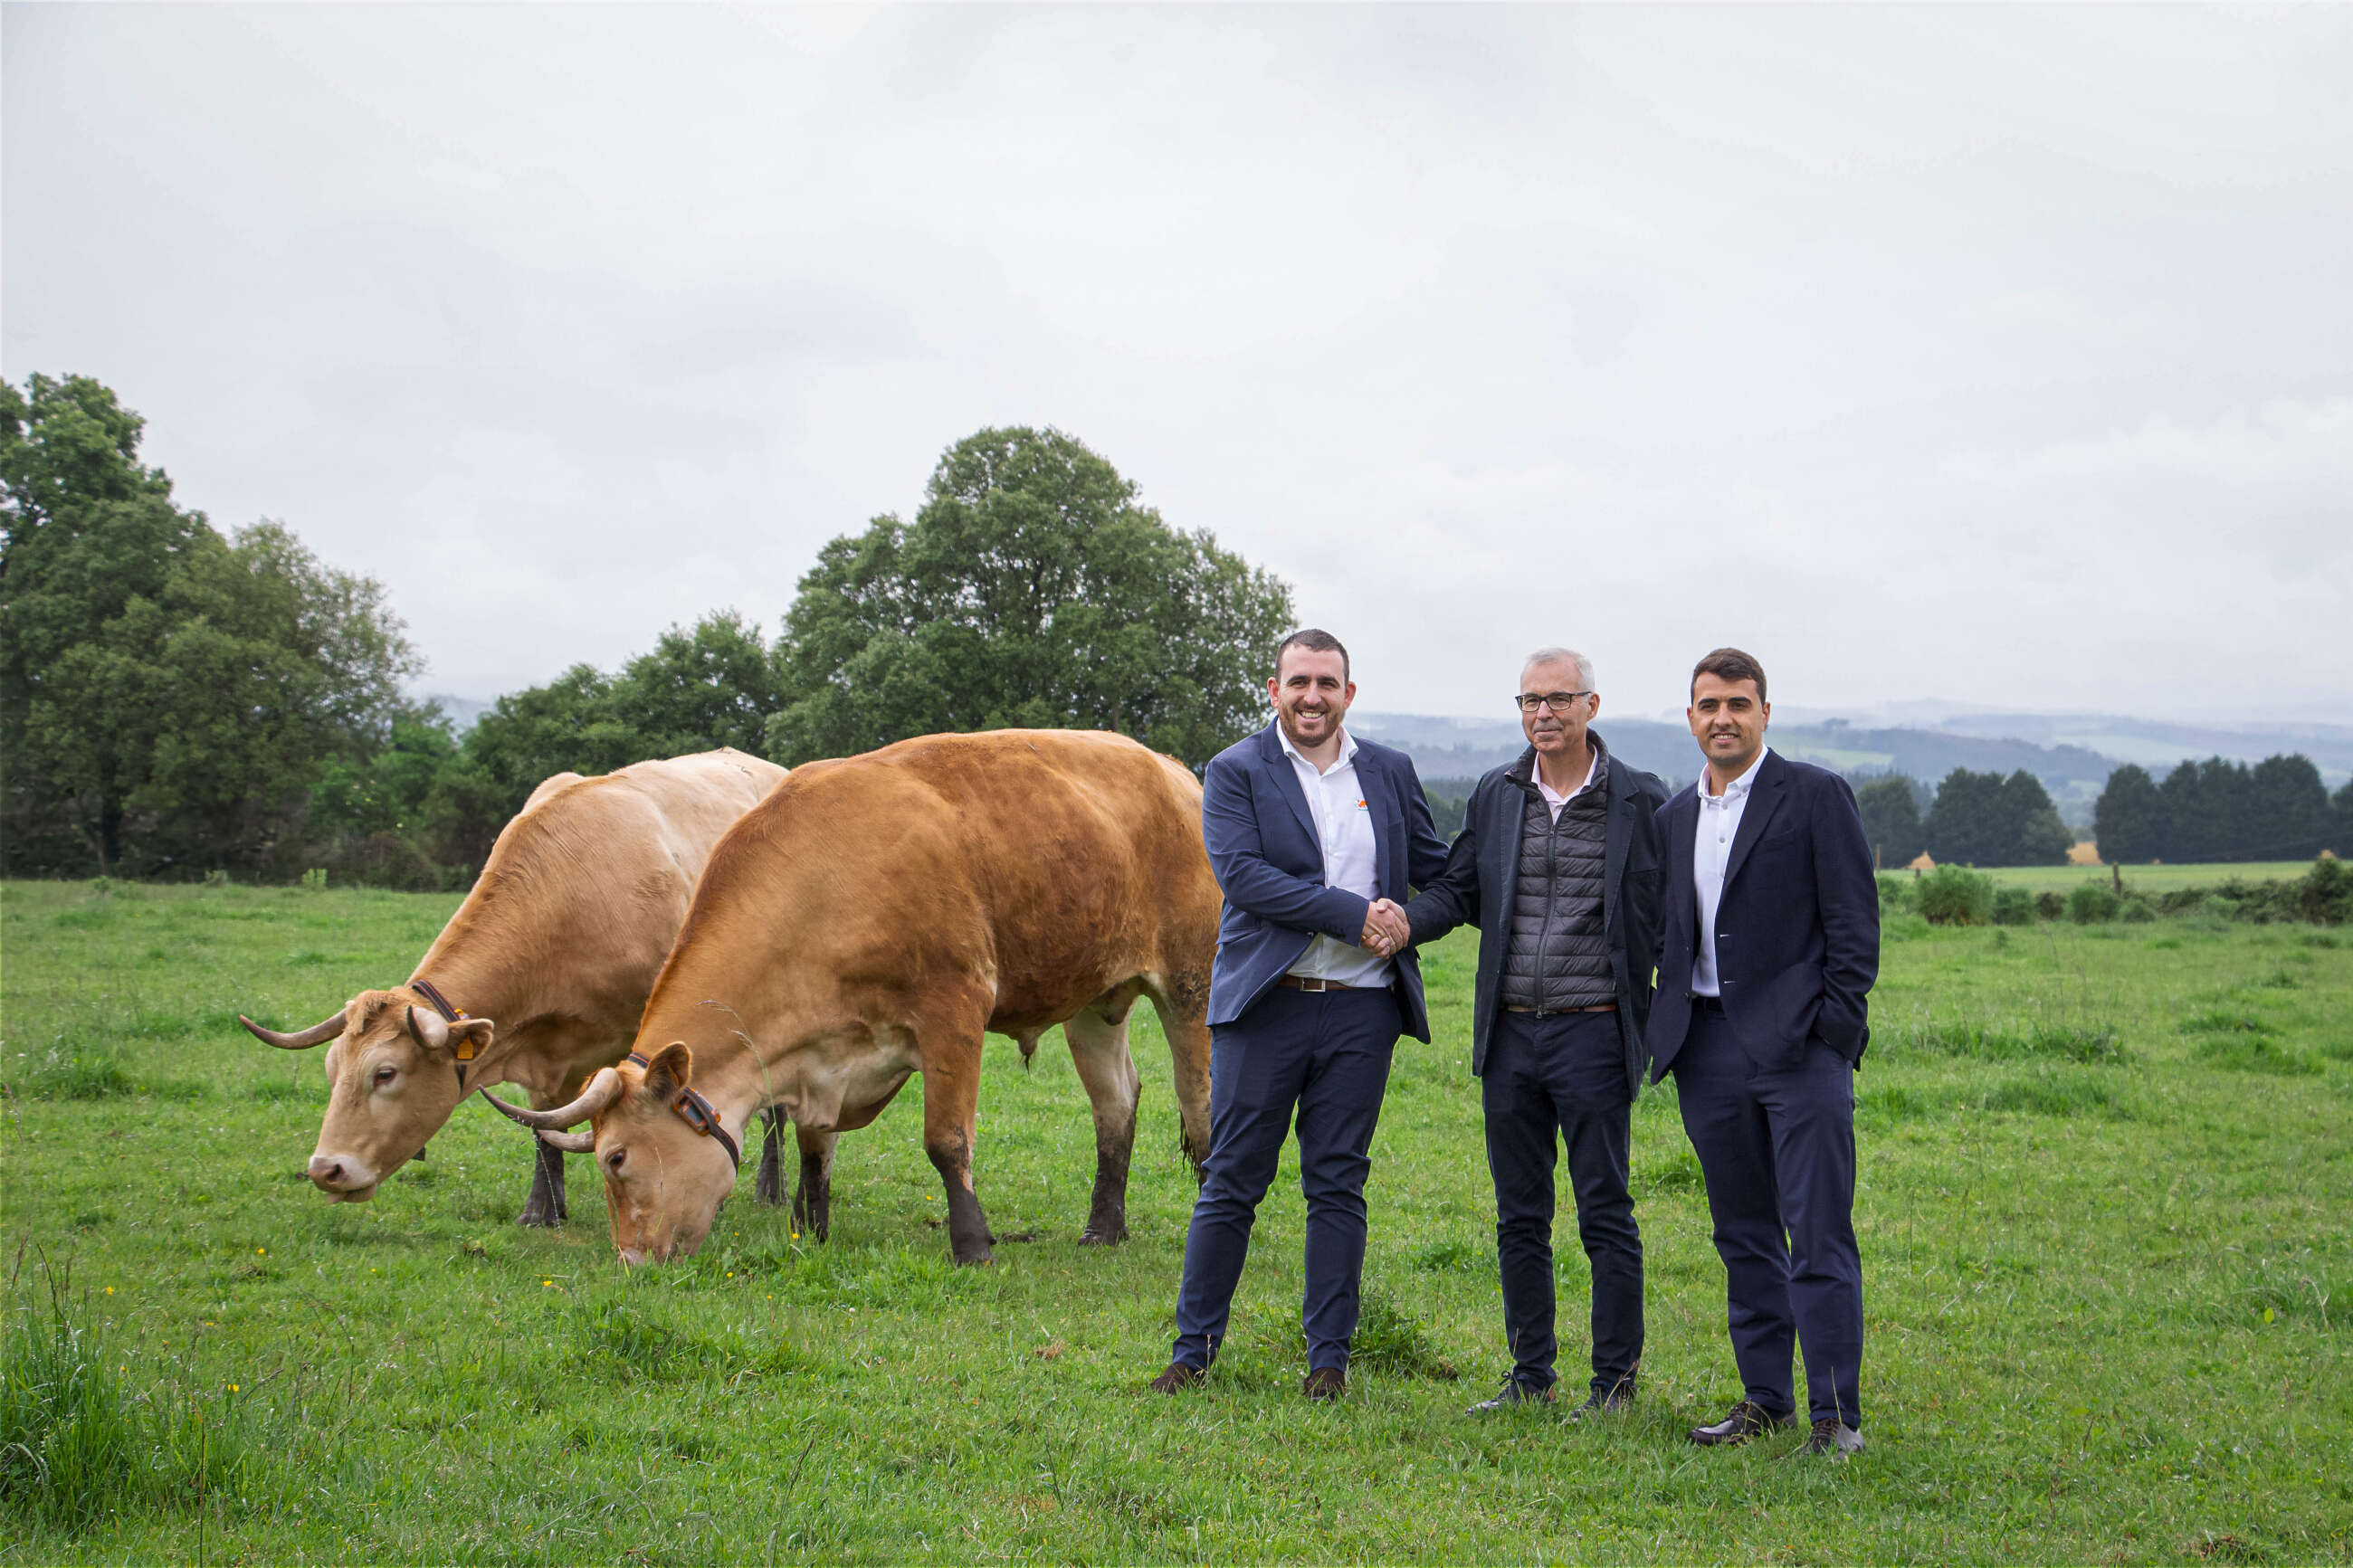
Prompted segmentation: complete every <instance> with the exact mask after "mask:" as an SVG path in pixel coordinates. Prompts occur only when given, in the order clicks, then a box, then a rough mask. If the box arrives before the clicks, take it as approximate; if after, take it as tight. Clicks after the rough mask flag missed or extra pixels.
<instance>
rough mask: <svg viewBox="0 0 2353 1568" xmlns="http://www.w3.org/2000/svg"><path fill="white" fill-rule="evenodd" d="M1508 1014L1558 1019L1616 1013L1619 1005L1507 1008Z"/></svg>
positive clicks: (1605, 1003)
mask: <svg viewBox="0 0 2353 1568" xmlns="http://www.w3.org/2000/svg"><path fill="white" fill-rule="evenodd" d="M1616 1011H1618V1004H1617V1003H1615V1002H1604V1003H1602V1004H1601V1005H1599V1006H1598V1007H1506V1008H1504V1012H1506V1013H1533V1014H1535V1016H1537V1017H1539V1018H1557V1017H1559V1016H1561V1015H1563V1014H1564V1013H1615V1012H1616Z"/></svg>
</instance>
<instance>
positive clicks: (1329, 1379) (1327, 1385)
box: [1299, 1366, 1348, 1405]
mask: <svg viewBox="0 0 2353 1568" xmlns="http://www.w3.org/2000/svg"><path fill="white" fill-rule="evenodd" d="M1299 1392H1300V1393H1302V1394H1305V1395H1307V1397H1308V1398H1310V1399H1312V1400H1314V1402H1315V1403H1316V1404H1318V1405H1336V1404H1338V1403H1339V1401H1340V1395H1342V1394H1345V1393H1347V1392H1348V1374H1347V1373H1345V1372H1342V1371H1341V1370H1340V1369H1339V1368H1338V1367H1336V1366H1319V1367H1317V1368H1316V1369H1315V1370H1314V1372H1311V1373H1308V1374H1307V1381H1306V1382H1304V1383H1303V1384H1300V1385H1299Z"/></svg>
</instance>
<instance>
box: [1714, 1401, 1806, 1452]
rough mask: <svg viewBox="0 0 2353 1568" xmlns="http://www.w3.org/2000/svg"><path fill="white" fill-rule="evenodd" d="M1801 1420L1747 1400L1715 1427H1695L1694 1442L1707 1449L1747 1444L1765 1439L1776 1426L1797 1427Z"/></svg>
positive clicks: (1734, 1408) (1793, 1414)
mask: <svg viewBox="0 0 2353 1568" xmlns="http://www.w3.org/2000/svg"><path fill="white" fill-rule="evenodd" d="M1797 1424H1798V1417H1797V1415H1796V1414H1795V1413H1794V1412H1793V1413H1791V1414H1789V1415H1774V1414H1773V1413H1772V1412H1771V1411H1769V1410H1767V1409H1766V1408H1765V1407H1764V1406H1763V1405H1759V1404H1757V1402H1756V1401H1755V1400H1753V1399H1744V1400H1742V1401H1741V1402H1740V1403H1739V1404H1737V1405H1734V1406H1733V1407H1732V1412H1731V1414H1730V1415H1726V1416H1725V1418H1724V1419H1723V1420H1721V1421H1718V1422H1717V1423H1715V1425H1714V1426H1694V1427H1693V1428H1692V1429H1691V1440H1692V1441H1693V1442H1694V1443H1697V1444H1698V1445H1699V1446H1700V1447H1703V1448H1729V1447H1734V1446H1735V1445H1736V1444H1740V1443H1746V1441H1748V1439H1749V1438H1751V1437H1757V1436H1763V1435H1764V1434H1766V1433H1767V1432H1769V1431H1771V1430H1772V1429H1773V1428H1774V1427H1776V1426H1796V1425H1797Z"/></svg>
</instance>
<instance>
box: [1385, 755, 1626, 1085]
mask: <svg viewBox="0 0 2353 1568" xmlns="http://www.w3.org/2000/svg"><path fill="white" fill-rule="evenodd" d="M1602 759H1603V761H1604V762H1605V763H1608V765H1609V840H1608V843H1607V845H1606V847H1605V849H1604V856H1603V873H1602V880H1601V923H1602V928H1603V931H1604V934H1605V936H1606V939H1607V942H1608V946H1609V963H1610V968H1611V971H1612V972H1613V973H1615V975H1616V977H1617V982H1618V1032H1619V1035H1620V1037H1621V1038H1622V1039H1623V1040H1624V1042H1625V1046H1626V1079H1627V1084H1628V1087H1629V1089H1634V1088H1636V1087H1637V1086H1639V1085H1640V1084H1641V1079H1642V1076H1643V1075H1642V1069H1643V1068H1644V1067H1645V1066H1646V1065H1647V1064H1648V1059H1649V1053H1648V1051H1647V1050H1646V1049H1645V1047H1644V1046H1643V1043H1642V1033H1643V1028H1644V1026H1645V1025H1646V1024H1647V1023H1648V1022H1649V1019H1650V1014H1651V972H1652V971H1653V970H1654V969H1655V968H1656V967H1657V965H1658V960H1659V897H1660V865H1661V861H1662V855H1661V852H1660V839H1659V824H1658V821H1657V813H1658V808H1659V807H1660V805H1662V804H1663V803H1664V802H1665V800H1666V798H1667V790H1666V786H1665V785H1664V784H1661V783H1660V782H1659V779H1658V777H1657V775H1656V774H1653V773H1643V772H1642V771H1641V770H1640V769H1638V768H1634V767H1630V766H1629V765H1627V764H1626V763H1623V762H1620V760H1619V759H1618V758H1617V756H1616V755H1614V754H1613V753H1611V752H1609V750H1608V749H1607V748H1606V747H1605V748H1604V749H1603V752H1602ZM1534 766H1535V748H1534V747H1531V748H1529V749H1528V750H1527V751H1526V752H1523V753H1522V754H1521V756H1520V760H1519V761H1518V762H1516V763H1511V764H1510V765H1509V766H1506V767H1500V768H1496V769H1494V770H1493V771H1492V772H1491V773H1488V774H1487V775H1486V776H1485V777H1484V778H1482V779H1481V780H1480V781H1479V784H1478V787H1476V788H1475V789H1473V790H1472V792H1471V804H1470V806H1469V807H1468V809H1467V810H1465V812H1464V813H1463V817H1462V831H1461V834H1460V835H1458V836H1457V837H1455V840H1454V847H1453V848H1452V849H1451V851H1450V852H1449V853H1448V855H1447V858H1446V868H1445V869H1444V870H1443V871H1440V873H1439V874H1438V879H1437V880H1436V881H1434V882H1431V883H1430V884H1429V885H1428V886H1427V887H1425V888H1423V889H1422V890H1421V893H1420V895H1419V897H1417V898H1416V899H1414V900H1413V901H1412V902H1411V903H1409V904H1408V905H1407V906H1406V917H1407V919H1408V920H1409V921H1412V924H1413V940H1414V942H1415V943H1416V944H1417V945H1419V944H1420V943H1423V942H1435V941H1436V940H1438V939H1439V938H1440V937H1441V936H1444V935H1445V934H1446V933H1447V932H1448V931H1452V930H1453V929H1454V928H1455V927H1457V926H1460V925H1473V926H1477V927H1478V928H1479V973H1478V982H1477V984H1476V986H1475V987H1474V989H1473V992H1472V1012H1471V1070H1472V1072H1474V1073H1483V1072H1485V1071H1486V1068H1487V1037H1488V1034H1489V1031H1490V1030H1491V1029H1493V1026H1494V1021H1495V1013H1496V1010H1497V1009H1498V1008H1499V1007H1501V1006H1502V1005H1503V984H1502V979H1503V972H1504V952H1505V950H1506V949H1507V948H1508V947H1509V946H1510V943H1511V910H1512V903H1513V898H1514V893H1515V892H1516V890H1517V883H1518V880H1519V868H1520V835H1521V821H1522V816H1523V814H1524V812H1525V809H1526V803H1527V793H1526V791H1525V789H1523V788H1522V787H1521V785H1520V784H1518V783H1517V782H1516V781H1515V780H1514V777H1513V776H1512V775H1513V774H1514V772H1516V773H1519V774H1520V775H1521V776H1522V777H1525V776H1526V773H1527V770H1529V769H1531V768H1533V767H1534Z"/></svg>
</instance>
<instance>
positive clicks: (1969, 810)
mask: <svg viewBox="0 0 2353 1568" xmlns="http://www.w3.org/2000/svg"><path fill="white" fill-rule="evenodd" d="M1925 826H1926V836H1927V841H1928V853H1929V854H1930V855H1931V856H1933V857H1935V858H1936V860H1937V861H1938V862H1939V863H1940V864H1954V863H1958V864H1961V865H1965V866H2051V865H2057V864H2060V863H2062V862H2063V861H2065V859H2066V858H2067V851H2068V850H2069V849H2070V848H2071V847H2073V844H2074V841H2075V836H2074V835H2073V834H2072V833H2070V832H2069V831H2067V825H2066V824H2065V823H2063V822H2062V821H2061V820H2060V819H2059V810H2058V808H2057V807H2056V806H2054V805H2052V804H2051V794H2050V792H2049V791H2048V790H2046V789H2044V788H2043V787H2042V780H2040V779H2038V778H2036V777H2035V776H2034V775H2033V774H2032V773H2028V772H2027V771H2026V770H2025V769H2024V768H2021V769H2019V770H2018V771H2017V772H2016V773H2012V774H2010V777H2008V778H2006V779H2005V778H2003V777H2002V776H2001V775H2000V773H1971V772H1970V771H1969V770H1968V769H1967V768H1955V769H1954V770H1953V771H1952V772H1951V773H1947V775H1945V782H1944V783H1943V784H1939V785H1938V786H1937V788H1936V804H1935V805H1931V806H1930V807H1929V808H1928V818H1927V821H1926V824H1925Z"/></svg>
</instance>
